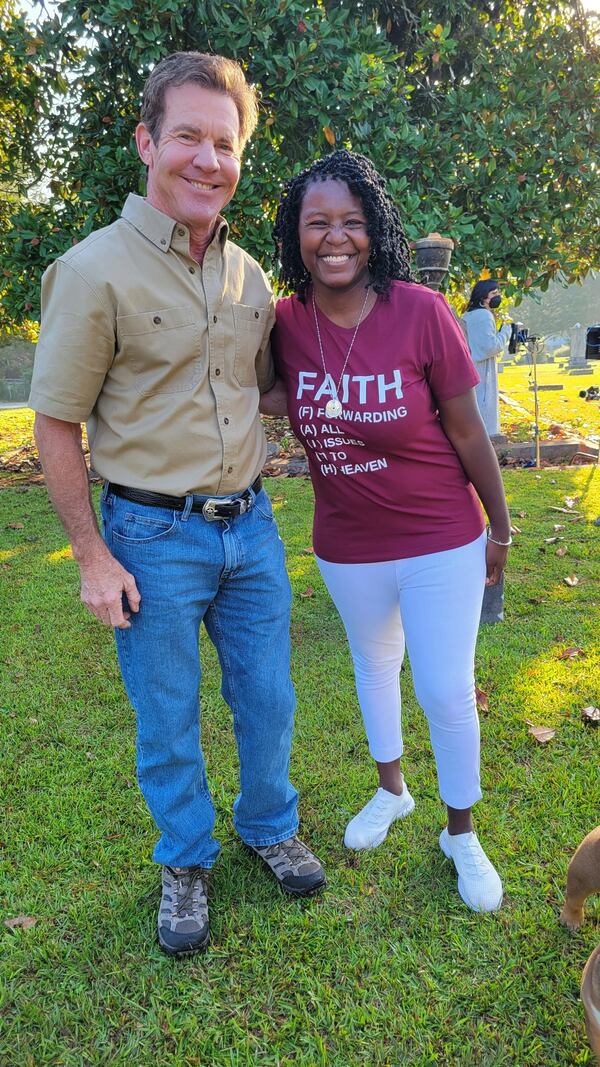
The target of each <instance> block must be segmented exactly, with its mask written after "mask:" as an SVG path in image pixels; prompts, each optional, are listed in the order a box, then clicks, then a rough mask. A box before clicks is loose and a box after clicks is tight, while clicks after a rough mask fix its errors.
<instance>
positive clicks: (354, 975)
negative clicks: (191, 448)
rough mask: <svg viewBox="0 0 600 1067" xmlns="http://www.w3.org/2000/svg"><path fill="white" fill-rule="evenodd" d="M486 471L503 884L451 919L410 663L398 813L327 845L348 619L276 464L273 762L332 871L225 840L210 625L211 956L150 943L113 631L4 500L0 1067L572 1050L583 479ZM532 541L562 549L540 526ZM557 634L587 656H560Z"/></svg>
mask: <svg viewBox="0 0 600 1067" xmlns="http://www.w3.org/2000/svg"><path fill="white" fill-rule="evenodd" d="M7 414H9V415H11V414H12V413H7ZM505 480H506V489H507V493H508V496H509V499H510V504H511V509H512V513H513V516H514V521H515V523H516V524H517V525H518V526H519V528H520V529H521V533H520V534H519V535H518V536H517V537H516V539H515V545H514V547H513V549H512V550H511V552H512V555H511V560H510V569H509V571H508V574H507V579H506V601H507V605H506V621H505V622H504V623H503V624H501V625H499V626H495V627H489V628H485V629H484V630H483V632H482V633H481V637H480V641H479V646H478V654H477V682H478V685H479V686H480V688H481V689H483V690H485V691H486V693H487V694H488V699H489V711H487V712H485V713H482V738H483V784H484V799H483V801H482V802H481V803H480V804H479V805H478V806H477V811H476V817H477V826H478V830H479V832H480V836H481V838H482V840H483V842H484V844H485V845H486V847H487V849H488V852H489V854H490V856H491V858H492V859H493V860H494V862H495V863H496V865H497V866H498V868H499V870H500V872H501V874H502V876H503V879H504V883H505V888H506V898H505V903H504V906H503V908H502V910H501V911H500V912H499V913H498V914H495V915H475V914H473V913H472V912H469V911H468V910H467V909H466V907H465V906H464V905H463V904H462V902H461V900H460V898H459V896H458V894H457V891H456V886H455V878H454V875H453V869H452V868H451V866H450V864H449V863H448V861H446V860H445V859H444V857H443V856H442V854H441V852H440V851H439V848H438V846H437V836H438V833H439V830H440V829H441V827H442V825H443V808H442V806H441V803H440V800H439V798H438V794H437V785H436V777H435V771H434V764H433V758H432V755H431V751H430V747H429V742H428V736H427V729H426V725H425V723H424V719H423V716H422V713H421V712H420V710H419V708H418V706H417V705H416V702H415V699H414V695H413V693H412V688H411V683H410V672H409V670H408V668H406V669H405V671H404V672H403V690H404V709H405V714H404V731H405V742H406V757H405V771H406V776H407V781H408V783H409V785H410V788H411V792H412V793H413V795H414V796H415V798H416V802H417V806H416V809H415V812H414V815H412V816H411V817H410V819H408V820H406V822H403V823H401V824H396V825H395V827H394V828H393V829H392V831H391V832H390V834H389V837H388V840H387V841H386V843H385V844H384V845H383V846H382V847H381V848H380V849H378V850H376V851H375V852H372V853H367V854H360V855H357V854H350V853H348V852H347V851H346V850H345V849H344V847H343V845H342V834H343V829H344V825H345V823H346V821H347V820H348V818H349V817H350V816H351V815H352V814H354V813H355V812H356V811H357V810H358V808H359V807H360V806H361V805H362V804H363V803H364V801H365V800H366V799H367V798H368V797H369V796H370V795H371V792H372V790H373V788H374V786H375V779H374V774H373V767H372V764H371V761H370V759H369V756H368V753H367V748H366V743H365V739H364V734H363V729H362V725H361V722H360V717H359V712H358V708H357V703H356V698H355V694H354V689H353V680H352V670H351V665H350V659H349V655H348V652H347V648H346V644H345V640H344V636H343V633H342V628H341V624H340V622H339V620H338V618H337V616H336V614H335V612H334V610H333V608H332V606H331V604H330V602H329V600H328V597H327V595H326V593H325V590H324V588H323V585H322V583H321V581H320V578H319V575H318V571H317V568H316V564H315V562H314V559H313V558H312V556H311V555H310V553H307V551H306V549H307V548H308V546H309V545H310V516H311V501H312V495H311V488H310V484H309V483H308V482H306V481H304V480H300V479H279V480H275V479H273V480H270V481H269V483H268V489H269V491H270V493H271V495H272V497H273V500H274V505H275V508H276V511H277V517H278V520H279V522H280V528H281V533H282V536H283V539H284V541H285V543H286V546H287V551H288V563H289V570H290V575H291V580H292V584H293V590H294V608H293V619H292V631H293V641H294V660H293V673H294V680H295V683H296V686H297V691H298V700H299V704H298V714H297V729H296V739H295V745H294V753H293V779H294V781H295V782H296V784H297V785H298V787H299V789H300V791H301V816H302V832H303V835H304V836H305V837H306V839H307V840H308V841H309V842H311V843H312V844H313V846H314V847H315V849H316V850H317V851H318V853H319V854H320V855H321V856H322V858H323V859H324V861H325V864H326V867H327V874H328V879H329V885H328V888H327V891H326V892H325V893H324V894H323V895H322V896H321V897H319V898H315V899H313V900H308V901H304V902H303V901H298V900H293V899H287V898H284V897H283V895H282V894H281V893H280V891H279V889H278V887H277V886H276V884H275V883H274V881H273V880H271V879H269V878H268V877H267V876H266V874H265V873H263V871H262V870H261V868H260V867H259V866H258V864H257V863H256V861H254V860H253V859H252V858H251V857H250V856H248V854H247V853H246V852H245V851H244V850H243V848H242V847H241V844H240V842H239V841H238V840H237V838H236V835H235V833H234V831H233V829H232V825H231V815H230V813H231V805H232V801H233V799H234V796H235V794H236V790H237V772H236V759H235V748H234V742H233V734H232V730H231V725H230V716H229V713H228V709H227V708H226V706H225V705H224V703H223V701H222V699H221V697H220V695H219V677H218V668H217V662H216V656H215V654H214V652H213V650H212V648H211V646H210V644H209V642H208V640H205V639H204V638H203V642H202V644H203V663H204V670H205V682H204V691H203V696H204V702H203V717H204V718H203V734H204V743H205V748H206V752H207V757H208V770H209V777H210V781H211V786H212V789H213V794H214V797H215V802H216V806H217V810H218V823H217V830H218V836H219V837H220V840H221V842H222V846H223V852H222V856H221V858H220V860H219V863H218V864H217V866H216V868H215V871H214V880H213V891H212V904H211V919H212V929H213V939H212V944H211V947H210V950H209V952H208V953H207V954H206V955H205V956H203V957H196V958H192V959H190V960H187V961H182V962H176V961H175V962H174V961H171V960H169V959H168V958H166V957H165V956H163V955H162V954H161V952H160V951H159V949H158V947H157V944H156V942H155V932H154V931H155V913H156V908H157V904H158V890H157V886H158V879H157V874H158V872H157V869H156V868H155V866H154V865H153V864H152V862H151V859H150V854H151V850H152V847H153V843H154V840H155V832H154V829H153V826H152V823H151V821H150V818H149V816H148V813H147V811H146V809H145V806H144V803H143V801H142V799H141V796H140V794H139V793H138V790H137V786H136V784H135V767H134V728H133V718H132V713H131V711H130V708H129V706H128V702H127V700H126V697H125V694H124V691H123V687H122V684H121V681H120V677H119V673H118V669H117V665H116V659H115V655H114V650H113V638H112V634H111V633H110V632H109V631H107V630H105V629H103V628H102V627H101V626H100V624H99V623H97V622H96V621H95V620H94V619H93V618H92V617H91V616H89V615H88V614H86V612H85V611H84V609H83V608H82V607H81V605H80V604H79V601H78V581H77V570H76V567H75V565H74V563H73V561H72V560H71V559H70V557H69V552H68V549H67V546H66V541H65V537H64V534H63V532H62V530H61V528H60V526H59V524H58V522H57V520H56V519H55V517H54V514H53V512H52V509H51V507H50V504H49V502H48V499H47V496H46V492H45V490H44V489H43V487H39V486H34V487H31V488H29V489H27V488H25V487H24V486H22V487H19V488H16V489H6V490H4V491H3V492H1V493H0V579H1V595H2V605H1V610H0V646H1V648H2V653H1V661H2V679H1V683H0V684H1V689H0V719H1V721H2V732H1V741H0V744H1V760H2V764H1V765H2V774H3V780H4V789H3V794H4V820H3V823H4V825H3V828H2V831H1V833H0V848H1V850H2V851H1V857H2V866H1V873H0V902H1V908H0V911H1V915H2V919H3V920H5V919H7V918H12V917H15V916H18V915H26V916H31V917H33V918H35V919H36V920H37V922H36V924H35V926H33V927H32V928H30V929H16V930H14V931H10V930H9V929H7V928H6V927H5V926H4V923H2V924H0V939H1V942H2V944H1V950H0V954H1V955H0V958H1V962H0V998H1V999H0V1012H1V1015H0V1018H1V1025H0V1064H2V1067H38V1065H49V1064H51V1065H56V1067H59V1065H60V1067H82V1065H86V1067H87V1065H111V1067H112V1065H118V1067H121V1065H123V1067H132V1065H135V1067H153V1065H161V1067H162V1065H163V1064H164V1065H170V1067H171V1065H172V1067H212V1065H219V1067H220V1065H223V1067H225V1065H227V1067H238V1065H239V1067H242V1065H248V1067H254V1065H255V1064H260V1065H262V1064H265V1065H294V1067H299V1065H303V1067H304V1065H306V1067H314V1065H320V1064H327V1065H336V1067H337V1065H340V1067H345V1065H350V1064H351V1065H359V1064H360V1065H361V1067H362V1065H366V1067H375V1065H393V1067H413V1065H414V1067H425V1065H430V1064H441V1065H444V1067H449V1065H459V1067H492V1065H493V1067H500V1065H513V1067H514V1065H517V1067H550V1065H556V1067H565V1065H570V1064H584V1063H591V1054H590V1051H589V1049H588V1046H587V1042H586V1038H585V1031H584V1024H583V1012H582V1008H581V1005H580V1003H579V996H578V990H579V981H580V975H581V970H582V967H583V964H584V962H585V960H586V959H587V957H588V955H589V954H590V952H591V950H592V949H593V948H594V947H595V945H596V944H597V943H598V940H600V900H599V899H598V898H592V900H591V901H590V902H589V905H588V918H587V922H586V924H585V926H584V927H583V928H582V929H581V931H580V932H579V933H578V934H576V935H572V934H569V933H568V932H567V931H566V930H565V929H564V928H563V927H562V926H560V925H559V923H558V913H559V911H560V908H561V906H562V901H563V894H564V884H565V875H566V869H567V865H568V861H569V858H570V856H571V854H572V852H573V850H574V848H575V846H576V845H577V844H578V842H579V841H580V839H581V838H582V837H583V835H584V834H585V833H587V832H588V831H589V830H590V829H591V828H592V827H593V826H595V825H596V824H597V823H598V821H599V818H598V756H599V747H600V745H599V741H600V736H599V731H598V730H595V729H593V728H591V727H586V726H585V725H584V724H583V723H582V722H581V719H580V711H581V709H582V708H583V707H584V706H586V705H590V704H595V705H598V703H599V702H600V694H599V678H600V650H599V647H598V620H599V611H598V605H599V602H600V589H599V588H598V584H597V583H595V581H594V571H595V577H596V579H597V575H598V565H597V564H598V558H599V553H598V544H599V541H600V527H599V526H597V525H594V520H595V519H596V518H597V516H599V515H600V471H599V470H598V469H596V468H590V467H587V468H578V469H572V470H553V469H546V470H543V471H542V472H541V473H539V474H536V472H535V471H533V470H522V471H508V472H506V473H505ZM95 493H96V495H97V490H96V491H95ZM567 496H569V497H571V498H572V497H579V498H580V499H579V500H578V501H577V502H576V503H575V506H574V508H573V511H576V512H579V513H581V515H582V516H583V518H582V519H581V520H580V521H577V522H573V521H571V519H572V518H573V516H572V515H564V514H562V513H561V512H557V511H552V510H550V509H551V507H552V506H554V507H566V506H567V505H566V504H565V502H564V498H565V497H567ZM555 524H560V525H563V526H564V529H562V530H560V531H554V529H553V527H554V525H555ZM552 536H558V537H559V538H561V539H562V540H560V541H559V542H556V543H554V544H546V542H545V539H546V538H549V537H552ZM562 546H564V547H566V548H567V554H566V555H564V556H562V557H559V556H557V555H556V549H557V548H559V547H562ZM571 575H576V576H577V577H578V579H579V582H578V584H577V585H576V586H574V587H571V588H570V587H569V586H567V585H566V584H565V582H564V578H565V577H567V576H571ZM310 588H312V589H313V590H314V592H313V594H312V595H304V596H303V595H302V594H305V593H306V592H307V590H309V589H310ZM574 646H576V647H579V648H581V649H583V650H584V652H585V655H583V654H582V655H580V656H578V657H576V658H574V659H563V658H561V655H560V654H561V652H562V651H564V650H565V649H566V648H568V647H574ZM527 720H531V721H532V722H533V723H535V724H536V725H547V726H551V727H553V728H555V730H556V735H555V737H554V738H553V740H552V741H550V742H549V743H548V744H547V745H544V746H542V745H539V744H538V743H537V742H536V741H535V740H534V739H533V737H531V736H530V735H529V734H528V726H527Z"/></svg>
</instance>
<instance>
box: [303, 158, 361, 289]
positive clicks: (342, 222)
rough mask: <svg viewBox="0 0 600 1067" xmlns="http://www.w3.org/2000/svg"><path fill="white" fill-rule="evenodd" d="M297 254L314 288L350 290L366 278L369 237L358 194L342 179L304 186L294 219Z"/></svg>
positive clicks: (329, 179) (331, 179) (330, 179)
mask: <svg viewBox="0 0 600 1067" xmlns="http://www.w3.org/2000/svg"><path fill="white" fill-rule="evenodd" d="M298 236H299V239H300V255H301V256H302V262H303V263H304V266H305V267H306V269H307V270H308V271H309V272H310V275H311V277H312V280H313V284H314V285H315V286H316V287H319V286H324V287H325V288H327V289H341V290H345V289H351V288H352V287H353V286H355V285H357V284H358V283H359V282H360V281H362V280H363V279H366V278H368V274H369V269H368V262H369V252H370V250H371V240H370V237H369V235H368V233H367V219H366V216H365V213H364V210H363V206H362V202H361V200H360V199H359V197H357V196H354V194H353V193H351V192H350V190H349V188H348V186H347V185H346V183H345V182H343V181H337V180H336V179H333V178H328V179H327V180H326V181H316V182H312V184H311V185H309V186H308V188H307V190H306V192H305V194H304V199H303V201H302V207H301V209H300V218H299V221H298Z"/></svg>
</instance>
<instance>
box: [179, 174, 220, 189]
mask: <svg viewBox="0 0 600 1067" xmlns="http://www.w3.org/2000/svg"><path fill="white" fill-rule="evenodd" d="M184 181H186V182H187V183H188V185H193V187H194V189H201V190H202V191H203V192H209V193H212V191H213V189H218V188H219V186H218V185H209V183H208V182H198V181H194V179H193V178H185V179H184Z"/></svg>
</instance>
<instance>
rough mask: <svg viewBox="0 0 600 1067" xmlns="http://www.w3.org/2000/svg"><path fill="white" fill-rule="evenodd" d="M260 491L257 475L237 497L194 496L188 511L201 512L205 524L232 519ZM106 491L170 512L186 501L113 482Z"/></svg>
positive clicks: (184, 498)
mask: <svg viewBox="0 0 600 1067" xmlns="http://www.w3.org/2000/svg"><path fill="white" fill-rule="evenodd" d="M261 489H262V478H261V476H260V474H259V476H258V478H257V479H256V481H254V482H252V485H251V486H250V489H246V490H245V491H244V492H243V493H240V494H239V496H227V497H211V496H209V497H206V496H194V500H193V503H192V507H191V509H190V510H191V511H197V512H198V511H199V512H201V513H202V515H204V518H205V519H206V521H207V522H215V521H216V520H217V519H234V518H236V516H238V515H244V514H245V513H246V512H247V511H250V508H251V507H252V504H253V503H254V497H253V496H252V493H254V494H258V493H260V491H261ZM107 491H108V492H109V493H114V494H115V496H122V497H123V499H124V500H131V501H132V503H134V504H148V506H149V507H151V508H170V509H171V510H172V511H183V509H184V508H185V505H186V501H187V497H185V496H164V495H163V494H162V493H149V492H147V491H146V490H145V489H132V488H130V487H129V486H128V485H115V483H114V482H109V483H108V488H107Z"/></svg>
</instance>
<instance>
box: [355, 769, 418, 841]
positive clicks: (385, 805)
mask: <svg viewBox="0 0 600 1067" xmlns="http://www.w3.org/2000/svg"><path fill="white" fill-rule="evenodd" d="M414 806H415V802H414V800H413V798H412V797H411V795H410V793H409V791H408V788H407V786H406V785H405V786H404V789H403V790H402V792H401V793H400V795H399V796H397V795H396V794H395V793H390V792H389V791H388V790H387V789H383V788H382V787H381V786H379V789H378V790H377V792H376V793H375V796H373V797H371V799H370V800H369V802H368V803H367V804H365V806H364V808H363V809H362V811H359V813H358V815H355V816H354V818H353V819H351V820H350V822H349V823H348V825H347V827H346V833H345V834H344V844H345V846H346V848H353V849H355V850H356V851H357V852H360V851H361V850H362V849H364V848H377V846H378V845H380V844H381V842H382V841H385V839H386V837H387V834H388V830H389V828H390V826H391V825H392V823H393V822H395V821H396V819H404V818H406V816H407V815H410V813H411V811H413V809H414Z"/></svg>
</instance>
